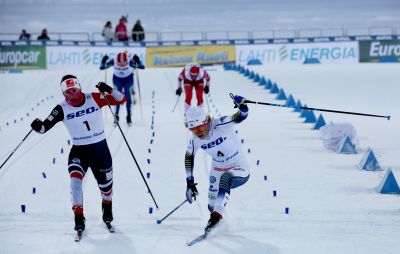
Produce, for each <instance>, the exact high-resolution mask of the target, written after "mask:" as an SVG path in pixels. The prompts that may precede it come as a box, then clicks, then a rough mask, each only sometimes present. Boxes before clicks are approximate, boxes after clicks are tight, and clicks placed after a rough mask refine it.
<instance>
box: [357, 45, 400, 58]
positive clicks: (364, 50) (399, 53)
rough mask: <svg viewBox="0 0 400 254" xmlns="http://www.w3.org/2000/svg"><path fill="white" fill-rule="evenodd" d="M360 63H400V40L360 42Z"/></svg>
mask: <svg viewBox="0 0 400 254" xmlns="http://www.w3.org/2000/svg"><path fill="white" fill-rule="evenodd" d="M359 44H360V62H400V40H384V41H360V42H359Z"/></svg>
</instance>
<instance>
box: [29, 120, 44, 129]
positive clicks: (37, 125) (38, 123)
mask: <svg viewBox="0 0 400 254" xmlns="http://www.w3.org/2000/svg"><path fill="white" fill-rule="evenodd" d="M42 126H43V122H42V120H40V119H39V118H36V119H35V120H33V122H32V123H31V127H32V130H34V131H36V132H40V130H41V129H42Z"/></svg>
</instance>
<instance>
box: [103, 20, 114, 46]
mask: <svg viewBox="0 0 400 254" xmlns="http://www.w3.org/2000/svg"><path fill="white" fill-rule="evenodd" d="M101 35H102V36H103V37H104V40H106V41H112V40H113V39H114V30H113V28H112V24H111V21H107V23H106V24H105V26H104V28H103V32H102V33H101Z"/></svg>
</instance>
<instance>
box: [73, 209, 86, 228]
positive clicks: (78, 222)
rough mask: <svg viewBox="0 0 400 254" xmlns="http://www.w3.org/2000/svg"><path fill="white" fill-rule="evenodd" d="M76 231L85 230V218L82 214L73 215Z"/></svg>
mask: <svg viewBox="0 0 400 254" xmlns="http://www.w3.org/2000/svg"><path fill="white" fill-rule="evenodd" d="M74 229H75V230H76V231H83V230H85V216H83V214H82V213H76V214H75V227H74Z"/></svg>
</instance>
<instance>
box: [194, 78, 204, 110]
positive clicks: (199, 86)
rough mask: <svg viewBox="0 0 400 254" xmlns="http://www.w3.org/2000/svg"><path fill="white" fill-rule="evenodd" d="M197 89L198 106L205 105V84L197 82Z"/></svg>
mask: <svg viewBox="0 0 400 254" xmlns="http://www.w3.org/2000/svg"><path fill="white" fill-rule="evenodd" d="M195 89H196V98H197V106H200V107H201V106H203V102H204V101H203V93H204V84H202V83H201V84H197V85H196V86H195Z"/></svg>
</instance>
